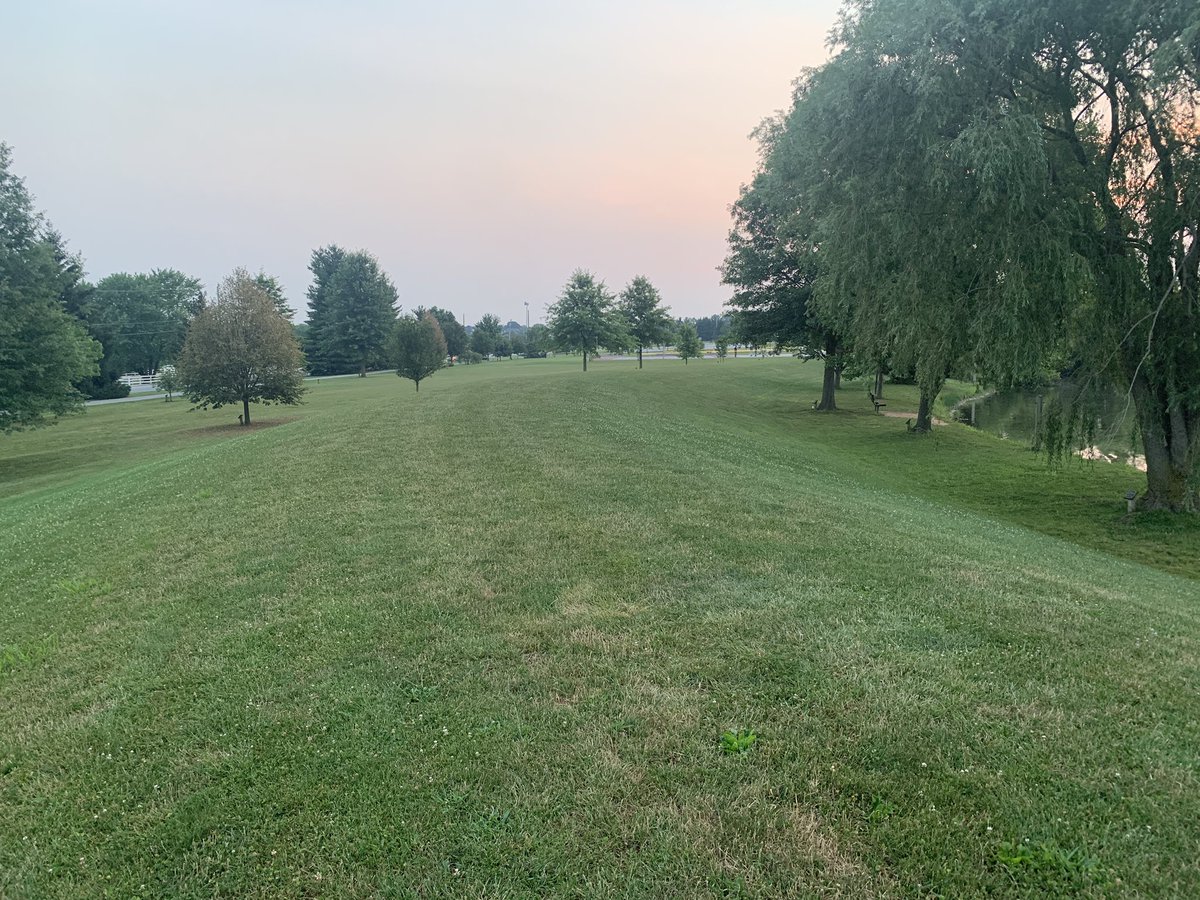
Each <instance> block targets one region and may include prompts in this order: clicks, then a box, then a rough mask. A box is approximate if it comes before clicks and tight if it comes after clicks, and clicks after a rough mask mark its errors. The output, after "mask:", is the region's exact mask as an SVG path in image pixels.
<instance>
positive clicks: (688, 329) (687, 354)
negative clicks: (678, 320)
mask: <svg viewBox="0 0 1200 900" xmlns="http://www.w3.org/2000/svg"><path fill="white" fill-rule="evenodd" d="M703 352H704V342H703V341H702V340H700V333H699V332H698V331H696V326H695V325H693V324H692V323H691V322H684V323H683V324H682V325H680V326H679V333H678V335H677V336H676V338H675V354H676V355H677V356H678V357H679V358H680V359H682V360H683V364H684V365H685V366H686V365H687V361H688V360H689V359H692V358H695V357H698V356H700V354H702V353H703Z"/></svg>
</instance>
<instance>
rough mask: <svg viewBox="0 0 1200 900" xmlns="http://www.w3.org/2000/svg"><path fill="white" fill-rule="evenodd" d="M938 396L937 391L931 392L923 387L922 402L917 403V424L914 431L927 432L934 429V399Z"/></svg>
mask: <svg viewBox="0 0 1200 900" xmlns="http://www.w3.org/2000/svg"><path fill="white" fill-rule="evenodd" d="M936 396H937V394H936V393H933V394H931V393H929V392H928V391H926V390H925V388H921V402H920V403H919V404H918V405H917V424H916V425H914V426H913V431H919V432H922V433H924V432H927V431H932V430H933V412H932V410H933V400H934V398H935V397H936Z"/></svg>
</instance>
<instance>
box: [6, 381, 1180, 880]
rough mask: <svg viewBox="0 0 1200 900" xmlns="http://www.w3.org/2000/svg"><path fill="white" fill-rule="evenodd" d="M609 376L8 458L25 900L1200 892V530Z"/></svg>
mask: <svg viewBox="0 0 1200 900" xmlns="http://www.w3.org/2000/svg"><path fill="white" fill-rule="evenodd" d="M578 366H579V363H578V361H577V360H574V361H572V360H566V361H559V360H551V361H529V362H516V361H513V362H502V363H488V364H486V365H483V366H476V367H471V368H462V367H459V368H456V369H453V370H450V371H444V372H441V373H439V374H437V375H436V376H435V377H434V378H433V379H431V380H430V381H428V382H426V383H425V384H424V385H423V386H422V389H421V392H420V393H419V394H415V393H414V392H413V390H412V385H411V383H410V382H402V381H400V380H399V379H397V378H396V377H395V376H393V375H375V376H372V377H370V378H367V379H365V380H364V379H353V378H350V379H336V380H329V379H326V380H323V381H322V382H321V383H320V384H314V385H313V386H312V390H311V391H310V393H309V395H308V397H307V402H306V403H305V405H304V406H302V407H299V408H295V409H292V408H282V409H281V408H278V407H271V408H269V409H255V411H254V412H255V415H256V417H257V418H258V419H259V420H261V421H262V422H264V423H267V422H269V421H280V420H288V421H286V422H283V423H282V424H278V425H275V426H272V427H259V428H254V429H249V430H246V429H238V428H236V427H230V423H231V422H233V421H234V420H235V418H236V415H237V412H238V410H230V409H224V410H220V411H216V412H189V411H188V408H187V404H186V402H175V403H173V404H166V403H162V402H160V401H145V402H141V403H133V404H125V405H116V406H109V407H99V408H94V409H91V410H89V411H88V412H87V414H86V415H84V416H81V417H78V418H76V419H73V420H70V421H68V422H65V423H63V424H60V425H58V426H56V427H54V428H51V429H47V430H44V431H42V432H37V433H30V434H23V435H17V436H12V437H7V438H2V439H0V612H2V614H3V615H2V617H0V823H2V824H0V896H3V897H38V898H40V897H51V898H53V897H94V896H105V895H107V896H113V897H136V896H143V897H161V896H179V897H213V896H223V897H279V896H304V897H311V896H326V897H376V896H384V897H443V896H461V897H528V896H566V897H573V896H580V897H627V896H638V897H641V896H645V897H695V896H734V897H736V896H748V897H781V896H800V897H803V896H820V895H842V896H847V897H861V896H927V895H939V894H940V895H943V896H947V897H958V896H967V895H977V894H992V895H1012V896H1030V895H1041V894H1059V895H1083V896H1096V897H1112V896H1197V895H1200V817H1198V816H1197V796H1198V789H1200V778H1198V766H1200V672H1198V668H1200V655H1198V651H1200V629H1198V625H1200V580H1198V579H1200V559H1198V557H1200V526H1198V525H1197V523H1196V522H1195V521H1192V522H1183V523H1180V522H1178V521H1175V520H1173V519H1171V518H1169V517H1165V518H1163V517H1150V518H1148V519H1144V520H1141V521H1138V522H1133V523H1130V522H1128V521H1125V519H1124V518H1123V510H1124V501H1123V500H1122V498H1121V495H1122V494H1123V493H1124V491H1125V490H1127V489H1129V488H1131V487H1133V488H1136V487H1138V486H1139V484H1140V476H1138V475H1137V473H1134V472H1132V471H1131V470H1127V469H1124V468H1121V467H1111V466H1106V465H1102V464H1095V465H1091V466H1089V465H1086V464H1077V465H1071V466H1068V467H1067V468H1066V469H1064V470H1063V471H1060V472H1053V471H1050V470H1048V469H1047V468H1046V466H1045V463H1044V462H1043V461H1042V460H1040V459H1038V458H1037V457H1035V456H1034V455H1032V454H1030V453H1028V452H1027V451H1025V450H1023V449H1021V448H1020V447H1018V446H1016V445H1014V444H1009V443H1005V442H1002V441H999V440H995V439H992V438H989V437H987V436H986V435H981V434H977V433H973V432H971V431H970V430H968V429H966V428H964V427H960V426H947V427H945V428H943V429H939V430H938V431H937V432H936V433H935V434H934V435H930V436H924V437H918V436H913V435H909V434H907V433H906V432H905V429H904V423H903V421H899V420H895V419H886V418H884V417H882V416H876V415H874V414H873V413H872V412H871V408H870V404H869V403H868V402H867V400H866V388H865V387H864V386H863V385H861V384H847V385H846V389H845V390H844V391H843V392H842V395H841V398H840V400H839V402H840V403H842V405H843V406H844V407H845V409H844V410H843V411H841V412H838V413H836V414H821V413H815V412H812V411H811V410H810V409H809V407H810V405H811V403H812V401H813V399H815V397H816V396H817V393H818V388H817V385H818V383H819V378H820V371H819V369H818V368H817V365H816V364H815V363H813V364H801V363H799V362H797V361H795V360H788V359H784V360H770V361H761V360H738V361H733V360H730V361H727V362H725V363H716V362H712V361H703V362H693V363H692V364H691V365H688V366H686V367H685V366H683V365H682V364H679V363H676V362H665V361H664V362H653V363H648V364H647V366H646V368H645V369H644V370H642V371H638V370H637V369H636V368H635V367H634V365H633V364H630V363H616V362H600V363H597V364H595V365H594V366H592V367H591V369H592V370H591V371H589V372H588V373H586V374H584V373H582V372H580V371H578ZM888 395H889V399H888V402H889V409H896V410H903V409H904V408H905V404H906V403H908V404H909V406H910V408H914V409H915V405H916V404H915V396H913V394H912V393H911V389H904V388H894V387H890V386H889V389H888ZM739 728H744V729H751V730H753V731H754V733H755V734H756V735H757V741H756V742H755V743H754V744H753V745H752V746H751V747H750V749H749V750H748V751H746V752H745V753H741V754H726V753H723V752H722V749H721V743H720V736H721V734H722V732H724V731H725V730H727V729H739Z"/></svg>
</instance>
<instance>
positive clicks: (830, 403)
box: [817, 335, 838, 412]
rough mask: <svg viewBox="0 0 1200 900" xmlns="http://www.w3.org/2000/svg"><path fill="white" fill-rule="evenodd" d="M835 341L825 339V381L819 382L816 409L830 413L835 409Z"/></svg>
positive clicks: (833, 339)
mask: <svg viewBox="0 0 1200 900" xmlns="http://www.w3.org/2000/svg"><path fill="white" fill-rule="evenodd" d="M837 349H838V347H837V340H836V339H835V338H834V337H833V336H832V335H831V336H829V337H827V338H825V379H824V381H822V382H821V400H820V402H818V403H817V409H819V410H822V411H824V412H830V411H832V410H835V409H837V397H836V395H835V394H834V391H836V390H837V369H838V365H837Z"/></svg>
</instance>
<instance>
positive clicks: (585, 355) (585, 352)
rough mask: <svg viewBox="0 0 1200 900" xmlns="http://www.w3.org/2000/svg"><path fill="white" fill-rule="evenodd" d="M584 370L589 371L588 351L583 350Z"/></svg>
mask: <svg viewBox="0 0 1200 900" xmlns="http://www.w3.org/2000/svg"><path fill="white" fill-rule="evenodd" d="M583 371H585V372H586V371H587V351H586V350H584V351H583Z"/></svg>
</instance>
